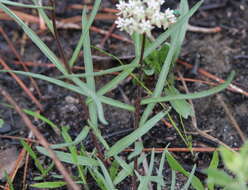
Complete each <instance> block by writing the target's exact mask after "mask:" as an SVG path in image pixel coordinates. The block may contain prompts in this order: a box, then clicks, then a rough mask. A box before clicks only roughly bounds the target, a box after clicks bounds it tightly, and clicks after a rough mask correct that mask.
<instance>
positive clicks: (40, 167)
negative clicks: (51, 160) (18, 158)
mask: <svg viewBox="0 0 248 190" xmlns="http://www.w3.org/2000/svg"><path fill="white" fill-rule="evenodd" d="M21 144H22V146H23V147H24V148H25V150H26V151H27V152H28V153H29V155H30V156H31V158H32V159H33V160H34V163H35V166H36V167H37V168H38V169H39V171H40V172H41V174H42V175H43V176H44V175H46V171H45V168H44V167H43V166H42V165H41V163H40V161H39V159H38V157H37V155H36V154H35V152H34V151H33V150H32V148H31V147H30V146H29V145H28V144H27V143H26V142H25V141H23V140H21Z"/></svg>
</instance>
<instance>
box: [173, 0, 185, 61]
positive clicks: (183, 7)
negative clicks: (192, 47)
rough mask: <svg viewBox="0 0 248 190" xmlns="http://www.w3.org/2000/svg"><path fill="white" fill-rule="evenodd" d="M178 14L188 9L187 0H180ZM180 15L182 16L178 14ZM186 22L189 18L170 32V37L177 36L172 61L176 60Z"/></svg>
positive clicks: (182, 13) (183, 36) (183, 13)
mask: <svg viewBox="0 0 248 190" xmlns="http://www.w3.org/2000/svg"><path fill="white" fill-rule="evenodd" d="M179 8H180V10H179V11H180V14H181V15H185V14H187V12H188V11H189V5H188V0H181V1H180V6H179ZM180 17H182V16H180ZM188 22H189V18H188V19H186V20H185V22H184V23H183V24H182V25H181V27H180V30H177V31H176V32H175V33H173V34H172V38H177V43H176V48H175V54H174V57H173V63H174V62H175V61H176V59H177V58H178V56H179V54H180V51H181V47H182V44H183V41H184V38H185V35H186V32H187V29H188Z"/></svg>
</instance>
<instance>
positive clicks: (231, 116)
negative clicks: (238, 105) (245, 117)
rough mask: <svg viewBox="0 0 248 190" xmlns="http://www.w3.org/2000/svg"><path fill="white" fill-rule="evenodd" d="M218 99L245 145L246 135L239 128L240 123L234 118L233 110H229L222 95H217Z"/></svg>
mask: <svg viewBox="0 0 248 190" xmlns="http://www.w3.org/2000/svg"><path fill="white" fill-rule="evenodd" d="M217 99H218V100H219V102H220V104H221V106H222V107H223V109H224V111H225V113H226V115H227V117H228V119H229V120H230V122H231V124H232V126H233V127H234V129H236V131H237V132H238V134H239V136H240V138H241V140H242V141H243V143H244V142H245V141H246V139H247V138H246V135H245V134H244V133H243V132H242V130H241V128H240V127H239V124H238V122H237V121H236V119H235V118H234V116H233V114H232V113H231V110H230V109H229V108H228V106H227V104H226V103H225V102H224V100H223V97H222V96H221V95H219V94H218V95H217Z"/></svg>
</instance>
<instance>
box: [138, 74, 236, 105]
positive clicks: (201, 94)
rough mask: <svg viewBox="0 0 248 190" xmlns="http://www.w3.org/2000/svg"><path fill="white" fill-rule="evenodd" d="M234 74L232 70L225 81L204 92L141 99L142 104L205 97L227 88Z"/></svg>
mask: <svg viewBox="0 0 248 190" xmlns="http://www.w3.org/2000/svg"><path fill="white" fill-rule="evenodd" d="M234 74H235V72H234V71H233V72H231V74H230V75H229V77H228V78H227V80H226V82H225V83H223V84H220V85H219V86H217V87H214V88H211V89H209V90H204V91H202V92H196V93H190V94H179V95H174V96H165V97H157V98H147V99H145V100H143V101H141V104H142V105H144V104H150V103H157V102H167V101H171V100H183V99H196V98H203V97H206V96H210V95H212V94H215V93H218V92H220V91H222V90H224V89H225V88H227V87H228V85H229V84H230V83H231V81H232V80H233V78H234Z"/></svg>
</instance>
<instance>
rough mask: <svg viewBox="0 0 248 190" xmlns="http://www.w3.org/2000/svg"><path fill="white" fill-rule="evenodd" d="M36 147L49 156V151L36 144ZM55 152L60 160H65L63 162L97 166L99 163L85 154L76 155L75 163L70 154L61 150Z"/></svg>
mask: <svg viewBox="0 0 248 190" xmlns="http://www.w3.org/2000/svg"><path fill="white" fill-rule="evenodd" d="M36 149H37V150H38V151H39V152H40V153H42V154H44V155H46V156H49V157H50V155H49V153H48V152H47V150H46V149H45V148H43V147H41V146H36ZM54 152H55V154H56V155H57V157H58V159H59V160H61V161H62V162H65V163H68V164H74V165H75V164H77V163H78V164H79V165H85V166H98V165H99V163H98V162H97V161H96V160H94V159H93V158H89V157H86V156H78V157H77V159H78V160H77V161H78V162H77V163H75V162H74V161H73V160H72V157H71V154H70V153H65V152H62V151H54Z"/></svg>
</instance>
